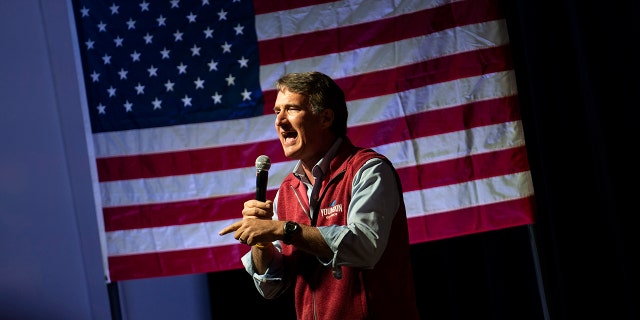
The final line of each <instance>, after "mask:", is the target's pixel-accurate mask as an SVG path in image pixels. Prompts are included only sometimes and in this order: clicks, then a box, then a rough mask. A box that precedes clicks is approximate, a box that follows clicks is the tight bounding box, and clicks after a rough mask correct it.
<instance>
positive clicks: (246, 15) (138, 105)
mask: <svg viewBox="0 0 640 320" xmlns="http://www.w3.org/2000/svg"><path fill="white" fill-rule="evenodd" d="M497 2H498V1H497V0H473V1H455V0H412V1H400V0H373V1H372V0H369V1H365V0H346V1H310V0H299V1H284V0H283V1H275V0H254V1H253V2H251V1H249V0H229V1H217V0H215V1H213V0H212V1H209V0H202V1H180V0H163V1H159V0H158V1H152V0H142V1H118V0H114V1H108V2H105V1H92V0H74V1H73V6H74V16H75V19H76V24H77V33H78V39H79V51H80V52H79V54H80V57H81V59H82V64H83V72H84V80H85V87H86V93H87V105H88V113H89V118H90V121H91V124H90V128H91V132H89V133H88V134H89V135H90V137H91V138H90V140H91V143H92V145H93V150H94V153H95V158H96V159H95V160H96V168H97V174H96V179H97V181H96V193H97V196H96V197H97V198H98V199H99V203H100V208H99V209H100V210H99V211H101V212H102V219H103V220H102V221H101V223H103V225H104V230H103V231H104V233H103V234H102V237H103V239H104V245H103V246H104V248H105V249H104V251H105V252H104V256H105V261H106V266H107V268H106V269H107V279H108V281H120V280H129V279H139V278H150V277H161V276H173V275H182V274H192V273H205V272H215V271H223V270H230V269H238V268H241V264H240V256H241V255H243V254H244V253H246V252H247V251H248V250H249V248H248V247H247V246H246V245H241V244H238V243H237V241H235V240H234V239H233V237H232V235H226V236H219V235H218V231H219V230H221V229H222V228H223V227H224V226H226V225H228V224H229V223H231V222H233V221H235V220H237V219H240V217H241V210H242V203H243V202H244V201H245V200H247V199H251V198H253V197H254V195H255V173H256V168H255V159H256V158H257V157H258V156H260V155H263V154H264V155H267V156H269V157H270V159H271V162H272V166H271V169H270V170H269V183H268V191H267V198H270V199H272V198H273V197H274V195H275V191H276V190H277V188H278V186H279V184H280V182H281V181H282V179H283V178H284V177H285V175H286V174H287V173H288V172H289V171H290V170H291V169H292V168H293V166H294V164H295V161H291V160H290V159H287V158H285V157H284V155H283V152H282V149H281V146H280V143H279V141H278V140H277V137H276V132H275V129H274V119H275V117H274V114H273V104H274V101H275V95H276V92H275V89H274V83H275V80H276V79H277V78H278V77H280V76H282V75H283V74H285V73H288V72H301V71H310V70H317V71H320V72H323V73H326V74H328V75H329V76H331V77H333V78H334V79H335V80H336V82H337V83H338V84H339V85H340V86H341V87H342V88H343V89H344V91H345V94H346V97H347V100H348V107H349V123H348V125H349V130H348V135H349V137H350V138H351V139H352V141H353V142H354V143H355V144H356V145H360V146H364V147H371V148H374V149H376V150H377V151H379V152H381V153H383V154H384V155H386V156H387V157H388V158H389V159H391V160H392V162H393V163H394V165H395V166H396V168H397V169H398V172H399V174H400V175H401V179H402V183H403V188H404V199H405V202H406V205H407V214H408V217H409V228H410V230H409V231H410V238H411V242H412V243H420V242H426V241H432V240H438V239H445V238H450V237H456V236H462V235H465V234H471V233H478V232H486V231H490V230H496V229H502V228H507V227H512V226H519V225H525V224H531V223H533V222H534V192H533V186H532V181H531V175H530V171H529V164H528V160H527V154H526V148H525V141H524V133H523V128H522V123H521V117H520V113H519V104H518V93H517V87H516V80H515V74H514V70H513V64H512V60H511V56H510V54H511V53H510V51H509V37H508V34H507V28H506V22H505V18H504V16H503V15H502V12H501V10H500V7H499V6H498V3H497Z"/></svg>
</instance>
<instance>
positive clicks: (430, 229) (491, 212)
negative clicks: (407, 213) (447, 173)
mask: <svg viewBox="0 0 640 320" xmlns="http://www.w3.org/2000/svg"><path fill="white" fill-rule="evenodd" d="M452 200H453V199H452ZM534 205H535V198H534V196H530V197H526V198H521V199H515V200H511V201H505V202H500V203H492V204H489V205H486V206H478V207H471V208H465V209H461V210H457V211H447V212H445V213H440V214H431V215H427V216H420V217H415V218H410V219H409V221H408V224H409V241H410V242H411V244H415V243H421V242H426V241H433V240H440V239H446V238H452V237H457V236H463V235H468V234H473V233H479V232H486V231H493V230H498V229H504V228H510V227H516V226H522V225H527V224H532V223H533V222H534V208H535V206H534Z"/></svg>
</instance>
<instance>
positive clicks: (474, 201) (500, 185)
mask: <svg viewBox="0 0 640 320" xmlns="http://www.w3.org/2000/svg"><path fill="white" fill-rule="evenodd" d="M532 195H533V185H532V180H531V173H530V172H529V171H525V172H519V173H514V174H509V175H504V176H497V177H491V178H487V179H480V180H473V181H468V182H464V183H459V184H450V185H446V186H441V187H436V188H429V189H423V190H416V191H410V192H405V193H404V200H405V206H406V209H407V217H409V218H412V217H417V216H426V215H430V214H436V213H442V212H448V211H453V210H459V209H465V208H470V207H476V206H482V205H488V204H493V203H499V202H504V201H509V200H515V199H522V198H526V197H529V196H532Z"/></svg>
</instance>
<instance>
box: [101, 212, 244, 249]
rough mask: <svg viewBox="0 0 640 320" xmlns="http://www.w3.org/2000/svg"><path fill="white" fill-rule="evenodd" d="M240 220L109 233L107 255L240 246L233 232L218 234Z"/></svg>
mask: <svg viewBox="0 0 640 320" xmlns="http://www.w3.org/2000/svg"><path fill="white" fill-rule="evenodd" d="M237 220H238V219H236V220H221V221H213V222H203V223H194V224H185V225H177V226H168V227H156V228H145V229H132V230H120V231H112V232H107V241H108V247H107V252H108V255H109V256H110V257H112V256H119V255H126V254H137V253H150V252H166V251H174V250H185V249H197V248H206V247H217V246H225V245H230V244H238V241H237V240H235V239H234V238H233V233H231V234H227V235H225V236H220V235H218V232H219V231H220V230H222V229H223V228H224V227H226V226H227V225H229V224H231V223H233V222H234V221H237ZM247 251H249V247H247Z"/></svg>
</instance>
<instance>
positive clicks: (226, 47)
mask: <svg viewBox="0 0 640 320" xmlns="http://www.w3.org/2000/svg"><path fill="white" fill-rule="evenodd" d="M220 47H222V53H225V52H229V53H231V45H230V44H229V43H227V42H226V41H225V42H224V44H223V45H221V46H220Z"/></svg>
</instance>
